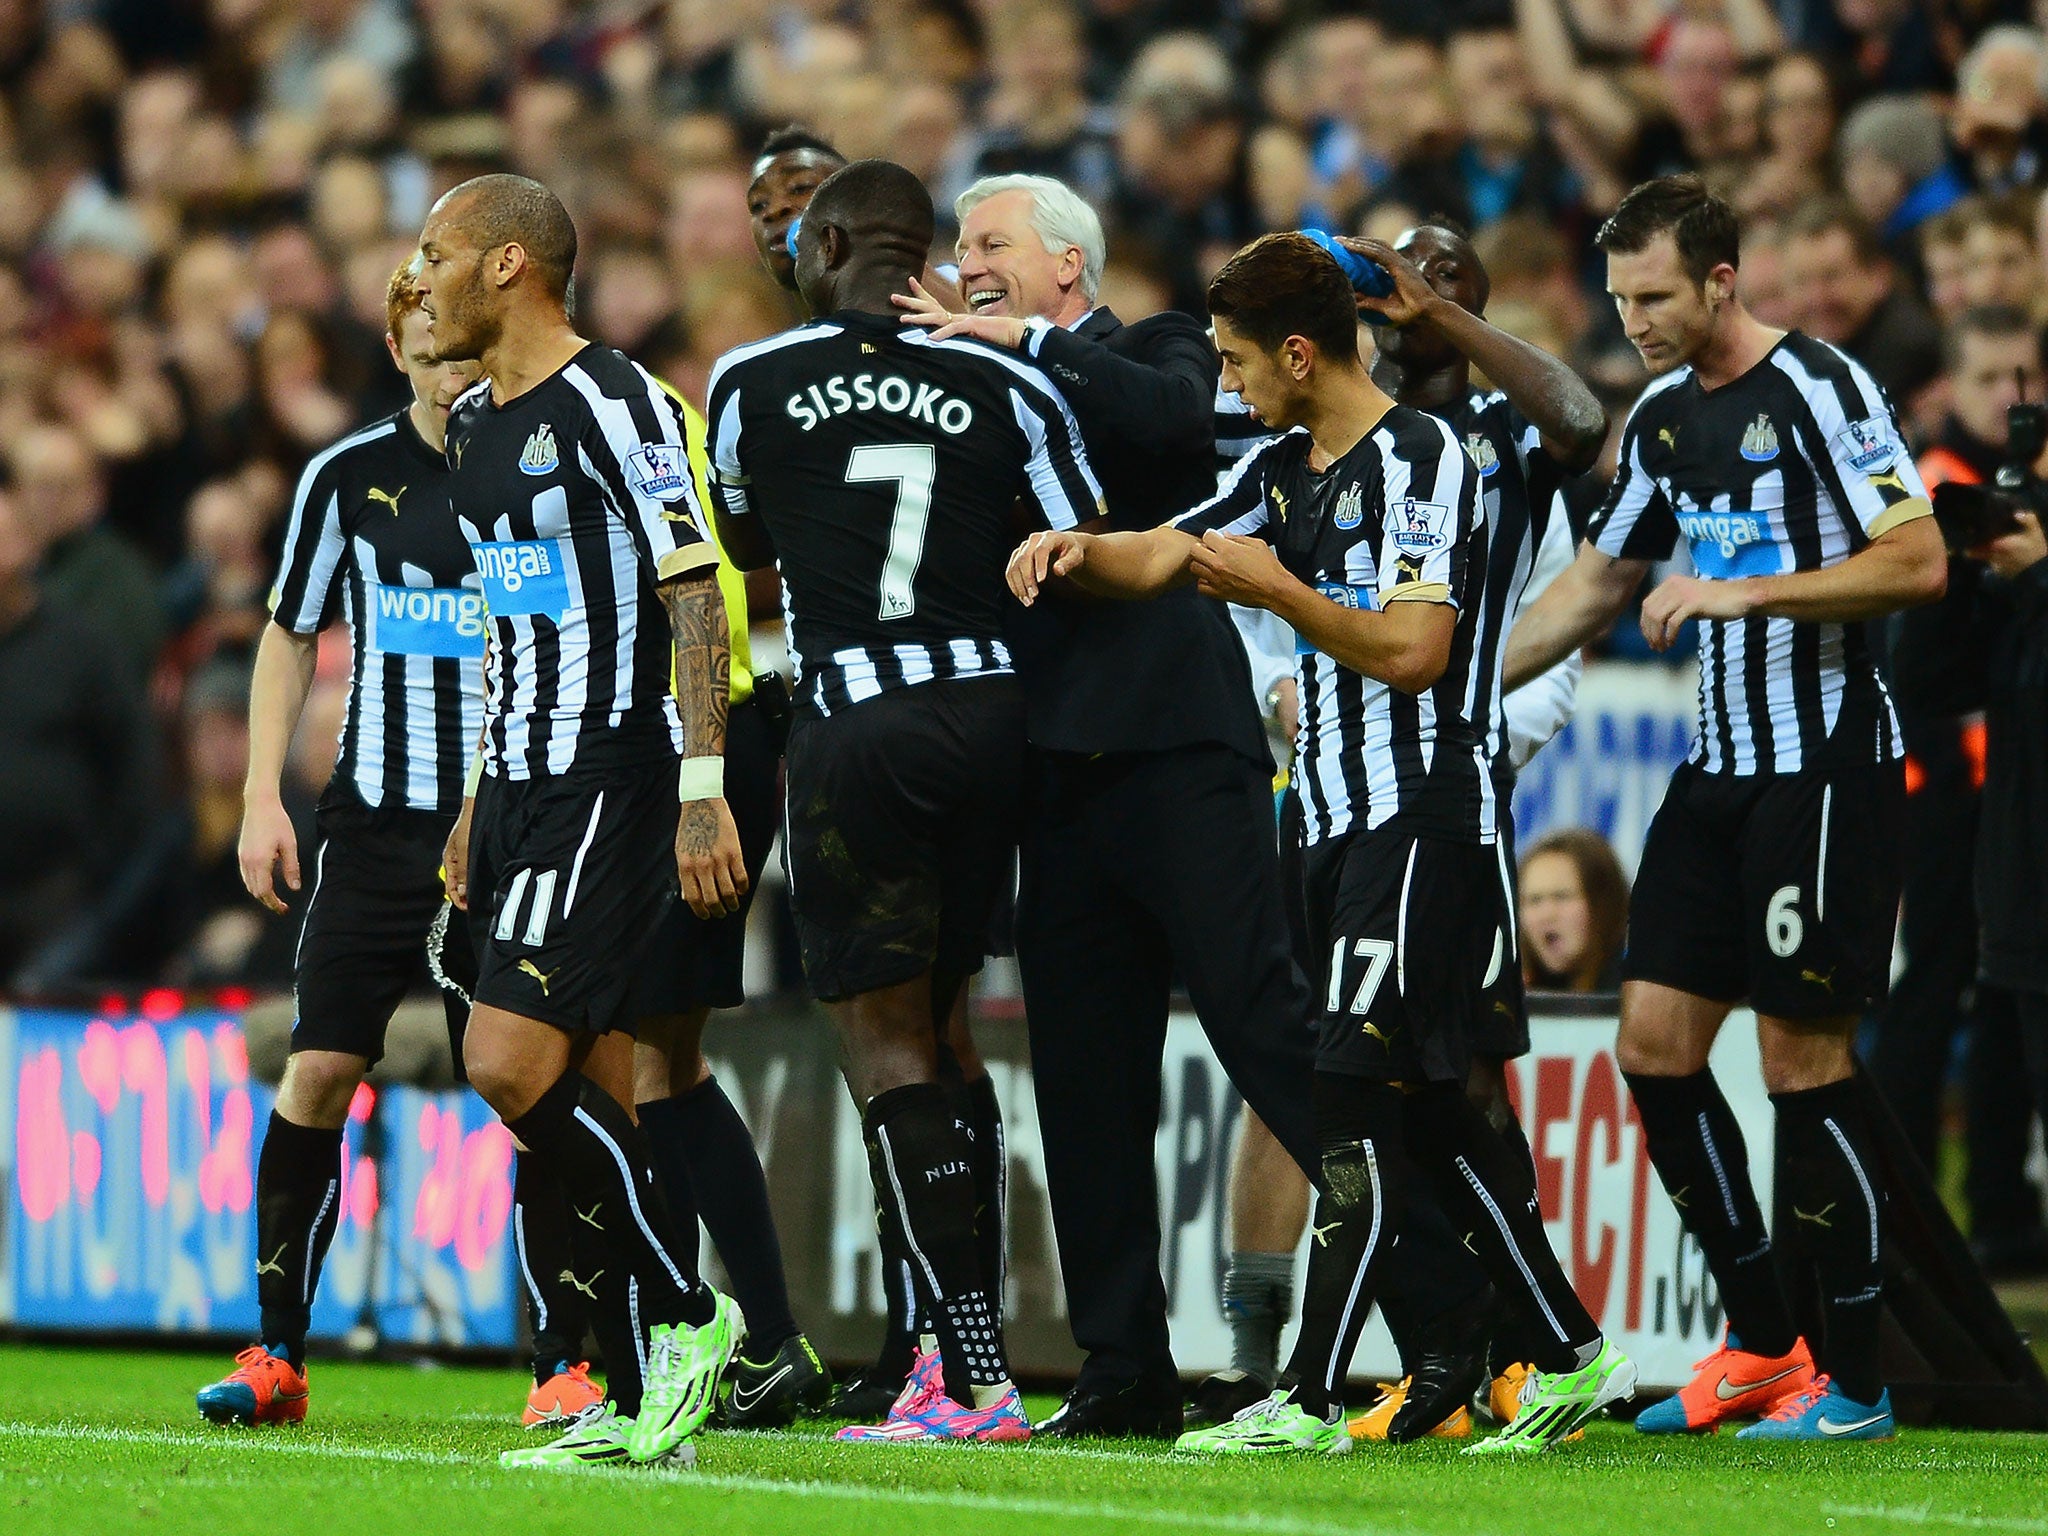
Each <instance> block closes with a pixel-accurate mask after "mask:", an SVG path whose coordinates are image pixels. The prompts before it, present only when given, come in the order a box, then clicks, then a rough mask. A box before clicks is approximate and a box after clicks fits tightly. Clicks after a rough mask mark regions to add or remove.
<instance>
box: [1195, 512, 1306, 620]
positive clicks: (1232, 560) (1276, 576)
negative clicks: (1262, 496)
mask: <svg viewBox="0 0 2048 1536" xmlns="http://www.w3.org/2000/svg"><path fill="white" fill-rule="evenodd" d="M1188 564H1189V568H1190V569H1192V570H1193V571H1194V573H1195V589H1196V590H1197V591H1199V592H1200V593H1201V594H1202V595H1203V596H1204V597H1220V598H1222V599H1223V601H1225V602H1226V603H1236V604H1238V605H1239V606H1240V607H1245V608H1271V607H1272V605H1273V599H1274V596H1275V595H1276V594H1277V593H1278V592H1279V591H1280V590H1281V589H1282V588H1283V587H1285V586H1286V585H1287V583H1288V582H1290V581H1291V580H1293V578H1292V577H1290V576H1289V575H1288V574H1287V570H1286V567H1284V566H1282V565H1281V564H1280V557H1279V556H1278V555H1277V554H1275V553H1274V552H1273V546H1272V545H1270V544H1268V543H1267V542H1266V541H1265V540H1264V539H1254V538H1249V537H1247V536H1245V535H1244V534H1236V533H1218V532H1217V531H1216V530H1215V529H1213V528H1212V529H1210V530H1209V531H1208V532H1207V533H1205V534H1203V535H1202V542H1201V543H1199V544H1197V545H1196V546H1195V551H1194V553H1193V554H1192V555H1191V556H1189V557H1188Z"/></svg>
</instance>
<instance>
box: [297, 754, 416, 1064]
mask: <svg viewBox="0 0 2048 1536" xmlns="http://www.w3.org/2000/svg"><path fill="white" fill-rule="evenodd" d="M315 825H316V826H317V827H318V829H319V833H320V837H319V844H318V847H317V849H316V851H315V852H314V854H313V893H312V895H311V896H309V897H308V898H307V901H306V918H305V924H304V926H303V927H302V928H301V929H300V931H299V949H298V957H297V962H296V970H297V981H296V987H295V992H296V1002H297V1015H296V1017H295V1018H294V1019H293V1021H292V1049H293V1050H294V1051H343V1052H346V1053H347V1054H349V1055H351V1056H361V1057H364V1058H365V1059H367V1060H368V1061H369V1062H371V1063H372V1064H373V1065H374V1064H375V1063H376V1061H377V1060H378V1058H380V1057H381V1056H383V1054H384V1031H385V1030H386V1028H388V1027H389V1025H390V1023H391V1015H392V1012H393V1010H395V1009H396V1008H397V1007H398V1005H399V1004H400V1003H401V1002H403V1001H404V1000H405V996H406V994H407V993H408V992H411V991H413V990H415V989H416V988H418V987H421V986H423V985H424V984H425V983H426V982H427V980H428V973H427V967H426V937H427V930H428V929H429V928H430V927H432V926H433V922H434V917H435V914H436V913H437V912H438V911H439V910H440V907H441V903H442V895H441V849H442V847H443V845H445V844H446V843H447V841H448V829H449V828H450V827H452V826H454V825H455V818H454V817H453V816H450V815H446V814H444V813H442V812H440V811H416V810H410V809H407V808H406V807H404V806H397V807H385V808H379V809H372V808H371V807H370V806H367V805H365V804H363V802H362V800H361V799H360V798H359V797H358V796H357V795H356V793H355V791H354V790H353V789H352V788H350V787H349V786H348V785H346V784H344V783H343V782H342V781H341V780H339V779H337V780H336V781H334V782H333V783H332V784H330V785H328V787H327V790H326V792H325V793H324V794H322V795H321V797H320V804H319V807H318V809H317V811H316V812H315Z"/></svg>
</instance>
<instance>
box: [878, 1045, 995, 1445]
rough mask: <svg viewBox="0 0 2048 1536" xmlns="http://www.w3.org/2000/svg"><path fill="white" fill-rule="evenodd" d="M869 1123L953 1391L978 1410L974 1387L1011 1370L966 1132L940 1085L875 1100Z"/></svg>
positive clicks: (882, 1188)
mask: <svg viewBox="0 0 2048 1536" xmlns="http://www.w3.org/2000/svg"><path fill="white" fill-rule="evenodd" d="M864 1119H865V1122H866V1125H867V1128H868V1132H869V1138H868V1139H869V1146H870V1148H871V1149H872V1152H873V1156H874V1158H875V1165H874V1180H875V1189H876V1192H877V1194H878V1195H879V1196H880V1197H881V1199H882V1201H883V1203H884V1204H885V1205H888V1206H893V1207H894V1214H895V1216H896V1218H897V1219H898V1220H899V1221H900V1222H901V1223H902V1228H903V1236H904V1241H905V1243H906V1245H907V1246H908V1248H909V1250H910V1261H911V1265H910V1267H911V1275H912V1280H913V1283H914V1284H915V1285H916V1286H917V1288H918V1292H919V1297H920V1300H921V1301H922V1303H923V1305H924V1307H925V1309H926V1310H927V1312H928V1314H929V1317H930V1321H931V1324H932V1329H933V1331H934V1332H935V1333H936V1334H937V1335H938V1339H939V1354H940V1358H941V1359H942V1360H943V1361H944V1363H945V1375H946V1395H947V1396H949V1397H951V1398H952V1399H953V1401H954V1402H956V1403H961V1404H965V1405H967V1406H970V1407H972V1406H976V1395H975V1389H976V1388H978V1387H979V1388H993V1387H998V1386H1001V1385H1002V1384H1003V1383H1004V1382H1007V1381H1008V1380H1009V1379H1010V1364H1009V1361H1008V1359H1007V1358H1005V1356H1004V1353H1003V1334H1002V1329H1001V1327H1000V1326H999V1325H998V1323H997V1321H996V1315H995V1305H994V1303H993V1302H992V1301H991V1300H990V1298H989V1294H988V1288H987V1286H986V1285H985V1284H984V1282H983V1280H982V1276H981V1260H980V1258H979V1256H978V1255H977V1253H976V1251H975V1242H974V1175H973V1170H972V1168H971V1166H970V1164H969V1155H970V1154H969V1144H968V1140H967V1133H966V1132H965V1131H964V1130H962V1129H961V1127H960V1125H959V1123H958V1121H957V1119H956V1118H955V1116H954V1113H953V1106H952V1105H951V1104H950V1103H949V1102H948V1096H947V1093H946V1090H945V1089H943V1088H941V1087H940V1086H939V1085H938V1084H937V1083H909V1084H906V1085H905V1086H903V1087H901V1088H891V1089H890V1090H889V1091H888V1092H886V1093H879V1094H876V1095H875V1097H874V1098H873V1099H871V1100H870V1101H869V1102H868V1108H867V1114H866V1116H865V1117H864Z"/></svg>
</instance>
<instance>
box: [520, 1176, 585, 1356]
mask: <svg viewBox="0 0 2048 1536" xmlns="http://www.w3.org/2000/svg"><path fill="white" fill-rule="evenodd" d="M512 1243H513V1247H514V1249H515V1250H516V1251H517V1253H518V1256H519V1278H520V1280H521V1281H522V1282H523V1283H524V1285H525V1287H526V1321H527V1324H528V1326H529V1327H530V1328H531V1330H532V1333H533V1379H534V1381H535V1382H543V1381H546V1380H547V1379H548V1378H549V1377H550V1376H552V1375H554V1374H555V1372H557V1371H558V1370H560V1369H561V1368H562V1367H563V1366H564V1365H574V1364H576V1363H578V1362H579V1361H580V1360H581V1359H582V1358H583V1336H584V1334H585V1333H587V1332H588V1331H589V1329H590V1312H589V1309H588V1308H587V1307H586V1306H585V1305H584V1301H585V1298H584V1295H583V1293H582V1292H581V1291H579V1290H577V1289H576V1287H575V1286H574V1285H573V1284H572V1283H571V1282H570V1278H569V1277H570V1275H571V1274H573V1273H574V1265H575V1247H574V1243H573V1240H572V1236H571V1233H570V1231H569V1199H568V1196H567V1195H565V1194H564V1193H563V1192H562V1181H561V1180H560V1179H559V1178H557V1177H556V1176H555V1174H554V1171H553V1170H552V1169H550V1168H549V1167H547V1161H546V1159H545V1158H543V1159H541V1160H540V1162H539V1164H538V1165H537V1164H536V1162H535V1159H534V1157H533V1154H532V1153H530V1152H521V1153H519V1154H518V1155H517V1156H516V1157H515V1158H514V1159H513V1164H512ZM584 1272H585V1273H586V1274H587V1273H589V1271H588V1270H585V1271H584Z"/></svg>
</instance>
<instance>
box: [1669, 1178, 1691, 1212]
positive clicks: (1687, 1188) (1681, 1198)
mask: <svg viewBox="0 0 2048 1536" xmlns="http://www.w3.org/2000/svg"><path fill="white" fill-rule="evenodd" d="M1691 1193H1692V1186H1691V1185H1690V1184H1681V1185H1680V1186H1679V1187H1678V1188H1677V1189H1674V1190H1673V1191H1671V1203H1672V1204H1673V1205H1675V1206H1677V1207H1678V1208H1679V1209H1680V1210H1681V1211H1682V1210H1684V1209H1685V1208H1686V1204H1685V1197H1686V1196H1687V1195H1689V1194H1691Z"/></svg>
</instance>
